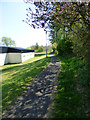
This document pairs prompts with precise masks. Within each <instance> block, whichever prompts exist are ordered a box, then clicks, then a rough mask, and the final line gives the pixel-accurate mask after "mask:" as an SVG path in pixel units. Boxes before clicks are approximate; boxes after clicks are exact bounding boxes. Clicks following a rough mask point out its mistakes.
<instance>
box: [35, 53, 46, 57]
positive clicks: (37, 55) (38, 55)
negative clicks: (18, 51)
mask: <svg viewBox="0 0 90 120" xmlns="http://www.w3.org/2000/svg"><path fill="white" fill-rule="evenodd" d="M42 55H45V54H44V53H43V54H38V53H37V54H35V56H36V57H40V56H42Z"/></svg>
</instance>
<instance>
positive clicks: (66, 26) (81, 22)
mask: <svg viewBox="0 0 90 120" xmlns="http://www.w3.org/2000/svg"><path fill="white" fill-rule="evenodd" d="M34 5H35V6H36V13H35V14H33V13H32V11H31V9H29V12H30V13H31V15H33V17H34V21H33V22H32V24H31V26H32V27H33V28H34V29H35V28H37V27H38V28H39V27H42V28H44V29H45V30H46V27H47V24H48V26H49V28H50V37H51V39H50V41H51V43H52V49H53V51H54V53H55V54H56V55H58V56H59V57H60V59H61V62H62V70H61V73H60V75H59V78H58V83H59V85H58V89H57V90H58V92H57V95H56V102H55V105H56V109H54V110H53V111H54V112H55V117H56V118H58V117H59V118H60V117H61V118H62V117H64V118H84V117H85V118H86V117H89V116H90V102H89V100H90V80H89V71H90V62H89V61H90V55H89V50H90V47H89V46H90V40H89V39H90V17H89V14H90V10H89V8H90V3H89V2H82V1H81V2H45V3H44V2H35V3H34ZM27 16H29V15H27ZM29 18H30V16H29ZM29 18H28V19H27V20H28V21H29ZM28 21H27V22H28ZM38 21H39V22H38ZM42 21H43V22H42Z"/></svg>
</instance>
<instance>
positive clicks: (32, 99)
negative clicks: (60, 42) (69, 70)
mask: <svg viewBox="0 0 90 120" xmlns="http://www.w3.org/2000/svg"><path fill="white" fill-rule="evenodd" d="M51 58H52V60H51V62H50V64H49V65H48V67H46V68H45V69H44V70H43V71H42V72H41V74H39V75H38V76H37V77H36V78H35V80H34V83H33V84H32V85H31V86H30V89H28V90H27V92H26V93H25V94H23V95H22V96H20V97H19V99H18V100H17V102H16V103H15V105H14V106H13V107H12V108H11V110H9V111H8V114H7V115H5V116H3V118H47V117H50V116H48V113H49V108H50V105H51V104H52V100H53V93H54V88H55V80H56V76H57V74H58V73H59V71H60V61H59V59H58V58H56V57H55V56H53V55H52V56H51Z"/></svg>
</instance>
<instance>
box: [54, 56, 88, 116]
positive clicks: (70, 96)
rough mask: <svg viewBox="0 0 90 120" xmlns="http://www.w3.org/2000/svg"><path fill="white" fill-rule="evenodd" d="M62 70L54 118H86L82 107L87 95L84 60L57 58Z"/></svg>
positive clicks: (69, 57)
mask: <svg viewBox="0 0 90 120" xmlns="http://www.w3.org/2000/svg"><path fill="white" fill-rule="evenodd" d="M59 58H60V59H61V62H62V69H61V72H60V75H59V77H58V82H59V85H58V88H57V94H56V95H55V105H54V107H53V111H54V117H55V118H86V117H88V114H87V113H88V112H89V111H88V112H87V111H86V108H85V106H84V104H85V99H86V97H85V96H86V95H87V89H86V88H87V86H86V82H85V81H86V80H87V70H85V68H86V67H85V63H84V62H85V60H80V59H79V58H76V57H71V56H62V57H59Z"/></svg>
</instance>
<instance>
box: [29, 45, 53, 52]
mask: <svg viewBox="0 0 90 120" xmlns="http://www.w3.org/2000/svg"><path fill="white" fill-rule="evenodd" d="M27 49H32V50H35V52H44V51H46V46H43V45H41V46H40V45H39V44H38V43H36V45H32V46H30V47H28V48H27ZM47 50H48V51H49V52H50V51H52V46H50V45H48V46H47Z"/></svg>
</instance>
